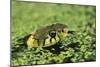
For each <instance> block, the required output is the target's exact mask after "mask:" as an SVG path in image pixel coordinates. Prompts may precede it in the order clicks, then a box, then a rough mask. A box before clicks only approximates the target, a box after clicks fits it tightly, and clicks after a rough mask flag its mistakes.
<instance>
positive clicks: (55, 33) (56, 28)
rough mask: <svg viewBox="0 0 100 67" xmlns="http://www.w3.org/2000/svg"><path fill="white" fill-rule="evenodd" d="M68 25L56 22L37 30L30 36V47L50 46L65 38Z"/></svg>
mask: <svg viewBox="0 0 100 67" xmlns="http://www.w3.org/2000/svg"><path fill="white" fill-rule="evenodd" d="M67 32H68V27H67V25H65V24H61V23H56V24H52V25H50V26H46V27H44V28H41V29H38V30H36V32H35V33H32V34H30V35H29V36H28V38H27V40H26V44H27V45H28V47H30V48H32V47H48V46H51V45H54V44H56V43H57V42H59V41H61V40H63V39H64V38H65V37H66V36H67Z"/></svg>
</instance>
